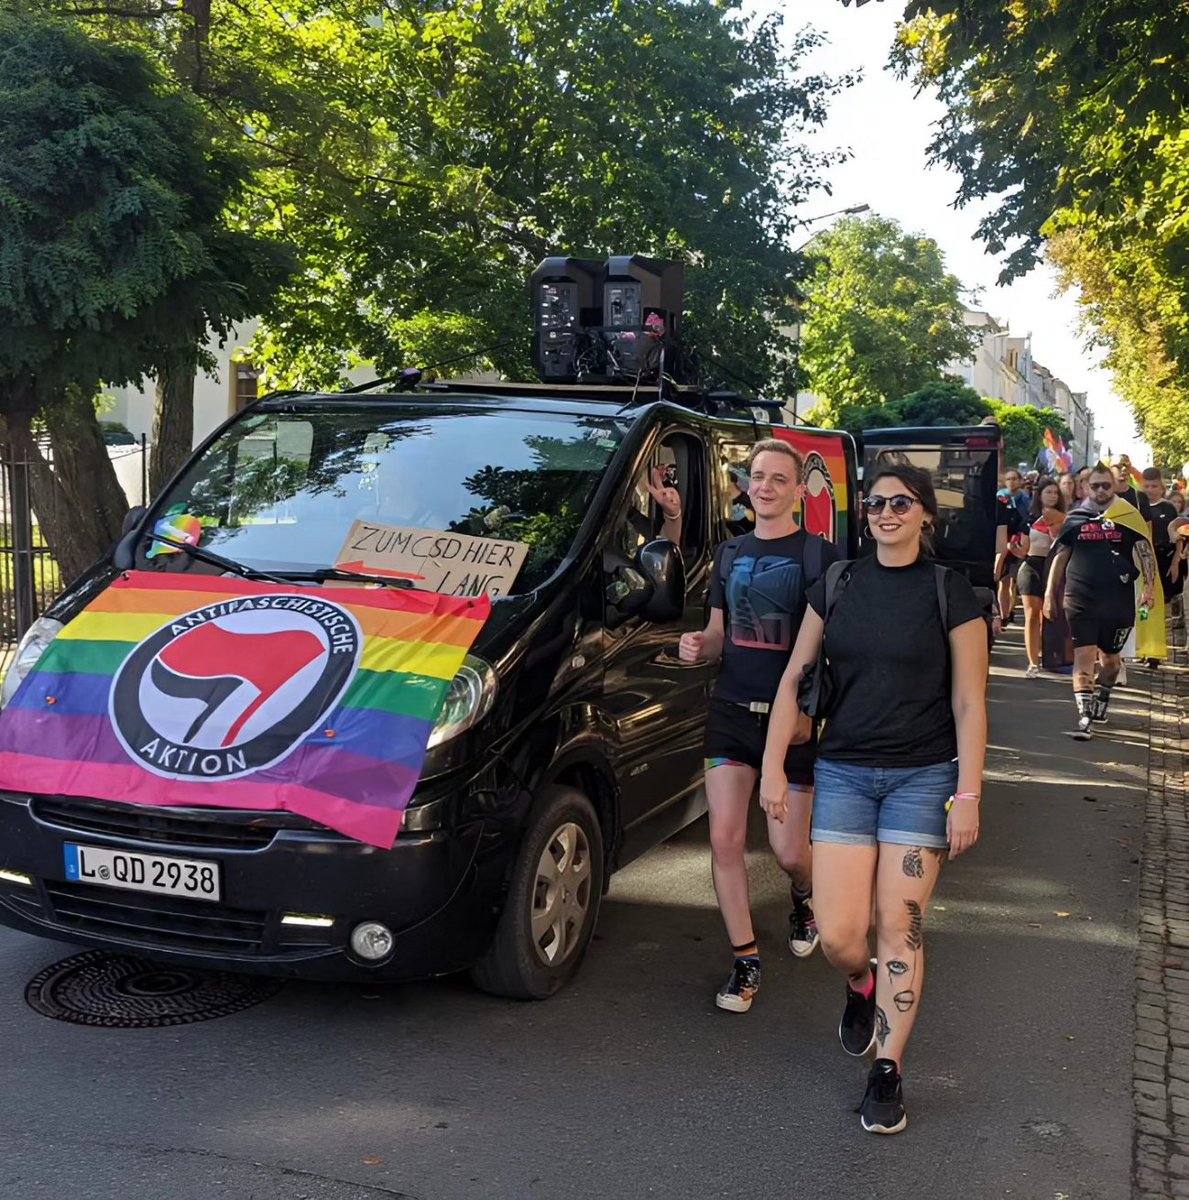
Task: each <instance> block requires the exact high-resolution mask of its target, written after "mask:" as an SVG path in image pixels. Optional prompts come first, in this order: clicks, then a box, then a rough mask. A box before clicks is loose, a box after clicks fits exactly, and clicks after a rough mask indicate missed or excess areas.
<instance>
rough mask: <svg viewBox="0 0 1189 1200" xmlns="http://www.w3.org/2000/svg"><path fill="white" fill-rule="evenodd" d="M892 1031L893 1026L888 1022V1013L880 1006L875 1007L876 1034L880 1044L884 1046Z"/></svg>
mask: <svg viewBox="0 0 1189 1200" xmlns="http://www.w3.org/2000/svg"><path fill="white" fill-rule="evenodd" d="M891 1032H892V1028H891V1026H890V1025H889V1024H888V1014H887V1013H886V1012H884V1010H883V1009H882V1008H879V1007H878V1006H877V1007H876V1009H875V1036H876V1037H877V1038H878V1039H879V1044H880V1045H881V1046H883V1045H884V1044H885V1043H886V1042H887V1040H888V1035H889V1034H890V1033H891Z"/></svg>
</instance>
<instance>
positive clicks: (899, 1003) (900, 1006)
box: [892, 992, 917, 1012]
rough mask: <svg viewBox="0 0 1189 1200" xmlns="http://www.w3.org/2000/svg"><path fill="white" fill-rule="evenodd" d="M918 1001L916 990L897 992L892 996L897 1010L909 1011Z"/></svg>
mask: <svg viewBox="0 0 1189 1200" xmlns="http://www.w3.org/2000/svg"><path fill="white" fill-rule="evenodd" d="M916 1002H917V997H916V992H897V993H896V994H895V995H894V996H893V997H892V1003H893V1004H895V1006H896V1011H897V1012H908V1010H909V1009H910V1008H912V1006H913V1005H914V1004H915V1003H916Z"/></svg>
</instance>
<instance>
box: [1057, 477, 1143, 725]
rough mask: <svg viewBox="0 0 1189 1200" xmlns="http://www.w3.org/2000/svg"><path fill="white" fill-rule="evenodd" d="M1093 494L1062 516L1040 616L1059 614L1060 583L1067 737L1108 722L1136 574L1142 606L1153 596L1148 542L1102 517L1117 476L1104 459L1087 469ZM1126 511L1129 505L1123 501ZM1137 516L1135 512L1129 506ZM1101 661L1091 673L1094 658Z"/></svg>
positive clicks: (1129, 624) (1131, 615) (1112, 496)
mask: <svg viewBox="0 0 1189 1200" xmlns="http://www.w3.org/2000/svg"><path fill="white" fill-rule="evenodd" d="M1088 488H1089V492H1090V498H1089V499H1088V500H1084V501H1082V502H1081V504H1079V505H1078V507H1077V508H1075V509H1074V510H1073V511H1072V512H1070V513H1068V514H1067V515H1066V518H1065V525H1064V527H1063V528H1062V530H1061V532H1060V534H1058V536H1057V538H1056V542H1055V546H1056V552H1055V554H1054V556H1053V560H1052V565H1051V567H1050V569H1049V579H1048V584H1047V586H1046V589H1045V603H1044V614H1045V617H1046V618H1048V619H1049V620H1052V619H1053V617H1054V616H1055V614H1056V596H1057V593H1058V592H1059V591H1060V588H1061V586H1062V583H1064V585H1065V613H1066V616H1067V617H1068V619H1069V628H1070V632H1071V633H1072V635H1073V698H1074V702H1075V703H1076V704H1077V709H1078V720H1077V726H1076V728H1075V729H1074V730H1072V731H1071V735H1072V736H1073V737H1075V738H1077V739H1078V740H1080V741H1085V740H1087V739H1088V738H1089V737H1090V734H1091V731H1090V726H1091V723H1092V722H1095V721H1105V720H1106V713H1107V707H1108V705H1109V704H1110V698H1111V689H1112V688H1113V687H1114V686H1115V681H1116V680H1117V679H1118V677H1119V668H1120V667H1121V666H1122V661H1123V660H1122V658H1121V657H1120V655H1121V652H1122V650H1123V647H1124V645H1125V644H1126V642H1127V637H1128V635H1129V634H1130V633H1131V629H1132V627H1133V626H1134V625H1135V617H1136V612H1135V580H1136V578H1137V577H1138V576H1140V575H1142V577H1143V594H1142V596H1141V597H1140V604H1141V605H1144V606H1150V605H1151V604H1152V603H1153V601H1154V599H1155V589H1156V559H1155V555H1154V554H1153V553H1152V544H1151V543H1150V542H1149V541H1148V539H1147V538H1146V537H1144V536H1143V535H1142V534H1140V533H1139V532H1138V531H1137V529H1133V528H1131V527H1130V526H1129V525H1127V524H1125V523H1123V522H1122V521H1119V520H1112V519H1109V518H1108V517H1107V515H1106V513H1107V510H1108V509H1110V508H1111V506H1112V503H1113V502H1114V501H1115V476H1114V474H1113V472H1112V471H1111V469H1110V468H1109V467H1106V466H1102V465H1101V464H1100V465H1099V466H1097V467H1095V468H1094V470H1093V471H1092V472H1091V473H1090V479H1089V483H1088ZM1127 508H1128V509H1130V506H1127ZM1130 511H1131V512H1132V514H1133V515H1134V510H1130ZM1099 655H1101V660H1100V661H1099V662H1098V671H1097V678H1095V660H1096V659H1098V658H1099Z"/></svg>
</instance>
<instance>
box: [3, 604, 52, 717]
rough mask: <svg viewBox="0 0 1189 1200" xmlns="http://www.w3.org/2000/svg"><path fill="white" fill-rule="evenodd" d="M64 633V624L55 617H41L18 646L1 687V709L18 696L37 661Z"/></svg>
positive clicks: (30, 627)
mask: <svg viewBox="0 0 1189 1200" xmlns="http://www.w3.org/2000/svg"><path fill="white" fill-rule="evenodd" d="M61 632H62V622H61V621H55V620H54V619H53V617H39V618H38V619H37V620H36V621H34V622H33V624H32V625H30V626H29V630H28V632H27V633H26V634H25V636H24V637H23V638H21V643H20V645H19V646H17V652H16V657H15V658H14V659H13V660H12V665H11V666H10V667H9V668H8V673H7V674H6V675H5V676H4V683H3V684H2V685H0V708H3V707H4V706H5V705H6V704H7V703H8V702H9V701H10V700H11V699H12V698H13V696H15V695H16V691H17V688H19V687H20V686H21V680H23V679H24V678H25V676H26V675H28V674H29V672H30V671H32V670H33V668H34V666H36V665H37V660H38V659H39V658H40V657H41V656H42V655H43V654H44V653H45V652H46V650H48V649H49V644H50V642H52V641H53V640H54V638H56V637H57V636H58V634H60V633H61Z"/></svg>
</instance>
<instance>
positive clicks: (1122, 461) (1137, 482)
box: [1114, 455, 1144, 493]
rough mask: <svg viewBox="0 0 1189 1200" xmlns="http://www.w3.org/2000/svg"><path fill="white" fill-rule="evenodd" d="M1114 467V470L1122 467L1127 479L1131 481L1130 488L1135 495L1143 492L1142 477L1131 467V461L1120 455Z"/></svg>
mask: <svg viewBox="0 0 1189 1200" xmlns="http://www.w3.org/2000/svg"><path fill="white" fill-rule="evenodd" d="M1114 465H1115V467H1116V468H1118V467H1122V468H1123V470H1125V471H1126V472H1127V477H1128V478H1129V479H1130V480H1131V486H1132V487H1133V488H1135V490H1136V492H1137V493H1138V492H1141V491H1143V487H1144V477H1143V476H1142V475H1141V474H1140V473H1139V471H1137V470H1136V469H1135V467H1134V466H1133V465H1132V463H1131V459H1129V458H1128V457H1127V456H1126V455H1122V456H1121V457H1120V458H1117V459H1116V460H1115V464H1114Z"/></svg>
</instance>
